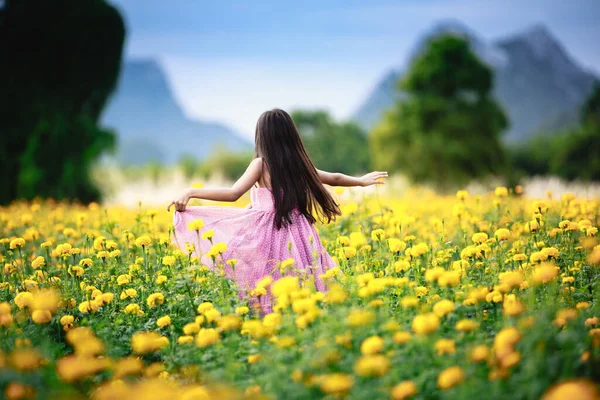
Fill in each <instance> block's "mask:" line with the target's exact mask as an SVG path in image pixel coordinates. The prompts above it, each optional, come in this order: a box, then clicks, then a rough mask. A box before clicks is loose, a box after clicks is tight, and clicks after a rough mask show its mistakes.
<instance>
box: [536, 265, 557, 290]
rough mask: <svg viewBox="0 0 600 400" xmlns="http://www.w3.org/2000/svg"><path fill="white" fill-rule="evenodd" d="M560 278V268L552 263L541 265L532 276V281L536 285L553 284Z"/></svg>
mask: <svg viewBox="0 0 600 400" xmlns="http://www.w3.org/2000/svg"><path fill="white" fill-rule="evenodd" d="M557 276H558V267H557V266H556V265H554V264H552V263H542V264H540V265H539V266H538V267H537V268H536V269H535V270H534V271H533V274H532V275H531V281H532V282H533V283H534V284H536V285H541V284H544V283H548V282H551V281H552V280H554V278H556V277H557Z"/></svg>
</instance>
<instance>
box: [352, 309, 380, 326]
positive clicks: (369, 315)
mask: <svg viewBox="0 0 600 400" xmlns="http://www.w3.org/2000/svg"><path fill="white" fill-rule="evenodd" d="M374 319H375V314H373V312H372V311H368V310H353V311H350V314H348V317H347V318H346V323H347V324H348V325H349V326H352V327H357V326H365V325H368V324H370V323H371V322H373V320H374Z"/></svg>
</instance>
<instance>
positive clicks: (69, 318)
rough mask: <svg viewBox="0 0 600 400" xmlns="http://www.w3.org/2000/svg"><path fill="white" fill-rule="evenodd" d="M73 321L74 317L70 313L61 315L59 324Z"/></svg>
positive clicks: (67, 323)
mask: <svg viewBox="0 0 600 400" xmlns="http://www.w3.org/2000/svg"><path fill="white" fill-rule="evenodd" d="M74 321H75V317H73V316H72V315H65V316H63V317H61V319H60V324H61V325H70V324H72V323H73V322H74Z"/></svg>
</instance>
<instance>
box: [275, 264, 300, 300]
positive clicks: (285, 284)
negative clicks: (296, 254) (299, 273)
mask: <svg viewBox="0 0 600 400" xmlns="http://www.w3.org/2000/svg"><path fill="white" fill-rule="evenodd" d="M292 261H293V259H292ZM298 284H299V283H298V277H296V276H286V277H283V278H281V279H279V280H277V281H276V282H275V283H274V284H273V286H272V287H271V293H272V294H273V296H275V297H281V296H284V295H289V294H290V293H292V292H295V291H296V290H298Z"/></svg>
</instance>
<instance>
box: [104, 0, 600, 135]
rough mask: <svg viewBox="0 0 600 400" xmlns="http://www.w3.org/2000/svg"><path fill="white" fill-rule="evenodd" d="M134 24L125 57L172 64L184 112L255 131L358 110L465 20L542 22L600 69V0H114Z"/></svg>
mask: <svg viewBox="0 0 600 400" xmlns="http://www.w3.org/2000/svg"><path fill="white" fill-rule="evenodd" d="M112 2H113V3H114V4H116V5H117V6H118V7H119V9H120V10H121V11H122V13H123V17H124V18H125V20H126V23H127V27H128V37H127V43H126V49H125V57H126V58H153V59H156V60H158V61H159V62H160V63H161V65H162V66H163V67H164V68H165V71H166V73H167V75H168V79H169V82H170V83H171V86H172V89H173V91H174V94H175V96H176V98H177V99H178V101H179V102H180V104H181V106H182V107H183V109H184V110H185V112H186V113H187V114H188V115H189V116H190V117H193V118H197V119H202V120H211V121H218V122H222V123H224V124H227V125H230V126H231V127H233V128H234V129H236V130H237V131H239V132H240V133H242V134H245V135H247V136H248V137H251V136H252V135H253V130H254V124H255V122H256V119H257V118H258V116H259V115H260V113H261V112H263V111H264V110H266V109H269V108H273V107H281V108H284V109H294V108H324V109H327V110H329V111H330V112H331V113H332V114H333V115H334V116H335V117H336V118H338V119H344V118H347V117H349V116H350V115H351V114H352V113H353V112H354V111H355V110H356V108H357V107H358V106H359V105H360V103H361V102H362V101H364V99H365V98H366V96H367V95H368V94H369V92H370V91H371V90H372V89H373V87H374V86H375V85H376V84H377V82H378V81H379V79H381V77H382V76H383V75H384V74H385V73H386V72H388V71H389V70H390V69H392V68H398V67H399V66H402V65H403V64H404V63H405V62H406V59H407V57H408V55H409V54H410V52H411V51H412V49H413V48H414V46H415V44H416V42H417V41H418V39H419V38H420V37H421V36H422V35H423V34H424V33H425V32H426V31H427V30H429V29H430V28H431V27H432V26H433V25H435V24H436V23H437V22H439V21H441V20H448V19H452V20H456V21H460V22H461V23H463V24H465V25H466V26H468V27H469V28H470V29H472V30H473V31H474V32H475V33H476V34H478V35H480V37H481V38H482V39H484V40H488V41H489V40H495V39H498V38H502V37H505V36H508V35H512V34H515V33H518V32H520V31H524V30H526V29H528V28H529V27H531V26H533V25H536V24H544V25H545V26H547V27H548V29H549V30H550V31H551V32H552V34H553V35H554V36H555V37H556V38H557V39H558V40H559V41H560V42H561V43H562V44H563V45H564V46H565V48H566V50H567V51H568V53H569V54H570V55H571V56H572V57H573V58H574V59H575V61H576V62H578V63H580V64H581V65H582V66H583V67H584V68H587V69H589V70H591V71H593V72H595V73H596V74H598V72H599V71H600V52H598V51H595V39H596V38H597V37H600V26H598V25H597V24H594V21H597V20H599V19H600V3H598V2H596V1H594V0H585V1H584V0H581V1H576V2H575V3H576V4H577V6H576V5H574V4H573V3H571V4H567V3H564V2H560V1H557V0H546V1H544V0H534V1H530V2H528V3H526V4H522V3H520V2H517V1H516V0H508V1H503V2H500V1H493V2H483V1H480V0H445V1H444V0H427V1H416V0H409V1H383V0H378V1H373V2H368V3H365V2H362V1H360V0H351V1H343V0H335V1H331V2H327V3H322V2H317V1H315V0H310V1H307V2H304V3H303V4H293V3H289V4H288V3H283V4H282V3H279V2H278V3H275V2H272V1H261V2H257V3H239V2H234V1H223V2H218V3H217V2H211V3H204V2H203V3H199V2H198V3H197V2H190V1H185V0H174V1H171V2H169V3H168V4H167V3H165V2H161V1H157V0H113V1H112Z"/></svg>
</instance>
